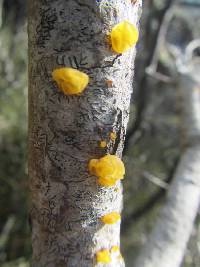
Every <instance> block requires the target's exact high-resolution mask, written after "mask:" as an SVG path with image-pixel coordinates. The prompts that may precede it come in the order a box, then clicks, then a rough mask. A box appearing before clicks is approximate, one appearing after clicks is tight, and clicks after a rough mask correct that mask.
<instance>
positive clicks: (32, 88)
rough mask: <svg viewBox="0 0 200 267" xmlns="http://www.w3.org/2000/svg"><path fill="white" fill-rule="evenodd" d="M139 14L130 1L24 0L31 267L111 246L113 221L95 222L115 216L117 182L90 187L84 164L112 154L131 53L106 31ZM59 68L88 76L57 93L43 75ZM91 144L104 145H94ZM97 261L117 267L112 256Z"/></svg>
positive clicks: (83, 261) (85, 263)
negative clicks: (78, 89) (103, 144)
mask: <svg viewBox="0 0 200 267" xmlns="http://www.w3.org/2000/svg"><path fill="white" fill-rule="evenodd" d="M140 13H141V1H140V0H139V1H137V2H136V3H135V4H133V3H132V2H131V1H128V0H109V1H106V0H102V1H100V0H98V1H97V0H96V1H94V0H76V1H75V0H34V1H31V0H29V25H28V33H29V176H30V187H31V198H32V206H31V212H30V218H31V224H32V246H33V257H32V266H33V267H64V266H67V267H77V266H80V267H90V266H94V264H95V254H96V252H97V251H98V250H101V249H110V248H111V247H112V246H115V245H120V223H117V224H115V225H103V224H102V223H101V222H100V220H99V218H100V217H101V216H102V215H105V214H107V213H109V212H111V211H118V212H121V209H122V186H121V184H120V183H118V184H117V185H116V186H115V187H111V188H104V187H100V186H98V185H97V183H96V177H92V176H90V175H89V173H88V167H87V166H88V162H89V160H90V159H92V158H100V157H101V156H103V155H105V154H106V153H110V154H116V155H118V156H119V157H121V155H122V149H123V144H124V138H125V133H126V126H127V121H128V115H129V102H130V97H131V93H132V80H133V70H134V59H135V49H131V50H130V51H128V52H126V53H124V54H123V55H116V54H114V53H113V51H111V49H110V45H109V44H108V43H107V42H106V35H107V34H108V33H109V32H110V31H111V29H112V27H113V26H114V25H116V24H117V23H119V22H121V21H123V20H129V21H130V22H132V23H133V24H135V25H136V26H137V27H138V20H139V17H140ZM63 66H67V67H73V68H76V69H79V70H80V71H83V72H85V73H87V74H88V75H89V77H90V83H89V86H88V87H87V89H86V90H85V91H84V93H83V94H81V95H80V96H65V95H64V94H63V93H61V92H60V91H59V90H58V89H57V86H56V84H55V83H54V82H53V81H52V77H51V73H52V71H53V69H54V68H57V67H63ZM106 80H112V87H111V88H109V87H108V85H107V83H106ZM112 131H114V132H116V133H117V138H116V140H115V141H112V140H110V139H109V134H110V132H112ZM100 140H106V141H107V142H108V147H107V148H105V149H102V148H99V145H98V142H99V141H100ZM97 266H104V265H103V264H99V265H97ZM106 266H110V267H118V266H124V263H123V261H121V260H119V259H118V258H117V257H114V256H113V258H112V262H111V263H110V264H107V265H106Z"/></svg>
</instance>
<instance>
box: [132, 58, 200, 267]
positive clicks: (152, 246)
mask: <svg viewBox="0 0 200 267" xmlns="http://www.w3.org/2000/svg"><path fill="white" fill-rule="evenodd" d="M199 63H200V62H199ZM199 68H200V64H198V65H195V66H194V65H193V64H191V63H190V64H189V62H187V64H186V65H185V66H184V68H183V69H182V70H179V71H180V76H179V88H180V95H181V98H182V115H183V116H182V128H183V132H184V144H185V150H184V152H183V155H182V157H181V160H180V163H179V166H178V168H177V171H176V173H175V175H174V178H173V182H172V184H171V185H170V189H169V192H168V194H167V201H166V203H165V205H164V207H163V209H162V210H161V214H160V217H159V218H158V221H157V223H155V226H154V228H153V231H152V233H151V234H150V237H149V239H148V240H147V242H146V244H145V246H144V248H143V249H142V250H141V253H140V255H139V257H138V259H137V260H136V262H135V265H134V266H135V267H169V266H170V267H179V266H181V263H182V260H183V257H184V253H185V249H186V246H187V242H188V240H189V237H190V235H191V232H192V229H193V224H194V220H195V217H196V215H197V212H198V208H199V205H200V164H199V162H200V116H199V114H200V79H199V74H198V73H199Z"/></svg>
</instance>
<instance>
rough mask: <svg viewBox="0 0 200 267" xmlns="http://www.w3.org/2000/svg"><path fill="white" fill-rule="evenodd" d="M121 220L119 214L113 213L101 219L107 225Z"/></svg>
mask: <svg viewBox="0 0 200 267" xmlns="http://www.w3.org/2000/svg"><path fill="white" fill-rule="evenodd" d="M120 219H121V216H120V214H119V213H118V212H115V211H114V212H111V213H108V214H106V215H104V216H102V217H101V221H102V222H103V223H105V224H114V223H116V222H117V221H119V220H120Z"/></svg>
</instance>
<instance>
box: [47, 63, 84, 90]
mask: <svg viewBox="0 0 200 267" xmlns="http://www.w3.org/2000/svg"><path fill="white" fill-rule="evenodd" d="M52 77H53V80H54V81H56V83H57V85H58V87H59V89H60V90H61V91H62V92H63V93H64V94H65V95H76V94H80V93H81V92H83V90H84V89H85V88H86V86H87V85H88V83H89V77H88V75H87V74H85V73H84V72H81V71H79V70H76V69H73V68H58V69H55V70H54V71H53V72H52Z"/></svg>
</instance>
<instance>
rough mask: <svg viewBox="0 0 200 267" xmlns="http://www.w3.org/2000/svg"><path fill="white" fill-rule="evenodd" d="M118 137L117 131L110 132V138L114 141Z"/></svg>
mask: <svg viewBox="0 0 200 267" xmlns="http://www.w3.org/2000/svg"><path fill="white" fill-rule="evenodd" d="M116 138H117V134H116V133H114V132H112V133H110V139H111V140H112V141H115V139H116Z"/></svg>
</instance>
